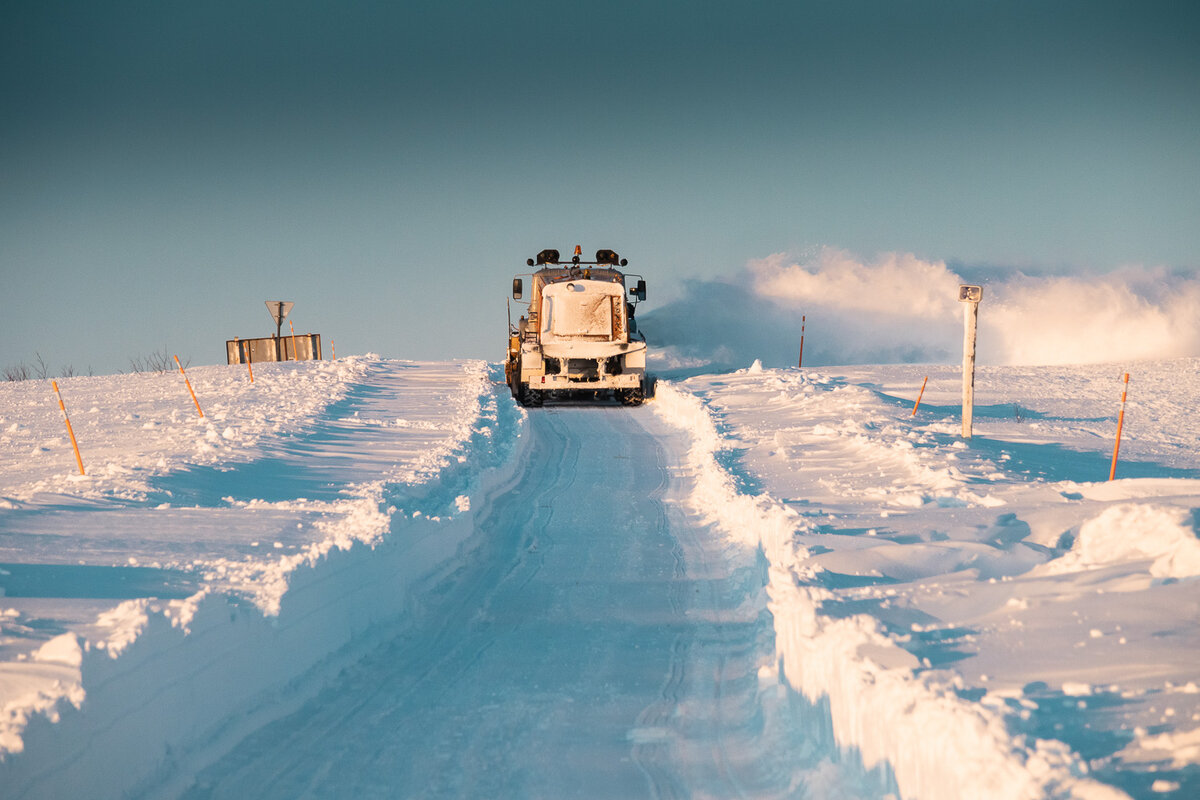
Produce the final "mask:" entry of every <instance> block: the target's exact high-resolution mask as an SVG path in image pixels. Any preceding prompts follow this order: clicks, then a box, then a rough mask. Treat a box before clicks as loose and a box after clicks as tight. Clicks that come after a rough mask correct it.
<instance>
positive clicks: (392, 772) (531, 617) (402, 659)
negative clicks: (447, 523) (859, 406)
mask: <svg viewBox="0 0 1200 800" xmlns="http://www.w3.org/2000/svg"><path fill="white" fill-rule="evenodd" d="M525 435H526V436H530V437H532V440H531V442H530V444H529V446H528V449H527V450H526V452H527V454H528V457H527V459H526V463H525V464H524V465H523V468H522V470H521V471H519V472H518V473H517V477H516V479H514V480H513V482H512V483H511V484H509V485H507V486H503V487H500V489H498V490H497V491H495V492H493V494H492V495H491V496H490V497H488V498H486V499H485V501H484V502H485V503H486V504H487V508H486V509H477V510H479V511H481V512H482V513H481V514H480V518H481V519H482V523H481V528H482V534H483V544H481V545H480V546H479V547H478V548H476V549H475V550H473V551H472V552H470V553H469V554H467V555H464V557H463V558H462V559H461V560H460V561H459V568H458V569H457V570H456V571H455V572H454V573H453V574H450V575H447V576H444V577H443V578H442V579H441V580H440V582H439V583H438V585H437V587H436V589H435V591H433V592H432V593H430V594H429V595H428V596H427V597H425V598H423V599H422V601H421V602H422V604H423V607H422V608H421V609H420V611H419V613H418V614H416V615H414V616H415V618H416V619H415V622H414V623H413V624H412V626H411V627H410V628H408V629H407V630H405V631H404V632H403V634H401V635H399V636H397V637H396V638H395V639H393V640H391V641H389V642H387V643H386V644H384V645H383V646H381V647H380V648H378V649H377V650H376V651H374V652H373V653H372V654H370V655H369V656H368V657H366V658H365V659H363V660H362V661H361V662H359V663H357V664H356V665H354V666H353V667H351V668H349V669H347V670H345V671H344V672H343V673H342V674H341V676H340V678H339V680H338V681H337V682H336V684H335V685H333V686H330V687H328V688H327V689H326V690H325V691H324V692H323V693H322V694H320V695H319V696H318V697H316V698H315V699H314V700H312V701H311V702H309V703H308V704H307V705H306V706H304V707H303V708H301V709H300V710H299V711H298V712H296V713H294V714H292V715H291V716H289V717H286V718H284V719H282V720H279V721H277V722H275V723H273V724H270V725H268V726H267V727H265V728H263V729H261V730H259V731H257V732H256V733H254V734H252V735H251V736H249V737H248V738H247V739H245V740H244V741H243V742H241V743H240V744H239V745H238V746H237V747H236V748H235V749H233V750H232V751H231V752H230V753H229V754H228V755H227V756H226V757H225V758H223V759H222V760H221V761H219V762H218V763H215V764H212V765H211V766H210V767H208V768H206V769H205V770H203V771H202V772H201V773H200V774H199V775H198V776H197V777H196V779H195V782H194V784H193V785H192V786H191V788H190V790H189V791H188V792H187V794H186V796H187V797H189V798H204V797H278V798H294V797H302V796H309V797H481V798H482V797H490V798H495V797H514V798H515V797H545V798H559V797H614V798H617V797H620V798H629V797H646V796H657V797H676V796H692V795H710V796H740V795H743V794H752V795H755V796H770V795H775V796H779V795H786V794H788V793H789V792H790V791H791V790H794V789H796V788H797V781H798V770H802V769H803V768H804V767H805V766H806V762H807V766H808V767H809V768H811V767H812V766H814V764H813V763H812V762H813V760H814V757H815V756H814V753H813V752H812V749H811V746H809V747H802V745H801V744H800V743H799V742H798V740H797V738H796V736H795V735H794V734H789V733H788V732H787V731H786V730H783V729H782V728H784V727H786V724H785V723H784V722H782V721H781V720H782V719H784V718H789V719H794V715H791V714H779V715H777V714H775V713H773V711H772V704H774V705H778V704H779V703H781V702H782V703H789V702H796V701H795V700H794V699H789V698H788V696H787V695H786V694H785V693H782V692H781V690H780V689H779V687H778V685H777V684H775V682H774V681H772V682H771V683H772V684H773V685H770V686H764V688H763V689H761V690H760V686H759V680H758V668H759V666H760V665H761V664H762V663H763V662H764V659H766V660H769V659H770V653H771V652H772V641H771V638H770V637H771V626H770V623H769V619H768V618H767V617H766V611H765V605H766V601H765V595H764V592H763V584H764V571H765V568H764V567H763V565H762V563H761V562H760V561H759V560H758V556H757V555H756V554H755V553H754V552H750V551H746V550H745V549H738V548H735V547H732V546H729V545H727V544H723V543H722V540H721V538H720V536H719V534H717V533H715V532H713V531H711V530H709V529H708V528H706V527H704V526H703V525H702V524H701V523H700V522H699V521H697V520H696V519H694V518H690V517H689V516H688V515H687V513H686V512H685V510H684V508H683V505H682V504H681V503H680V502H677V500H678V499H679V498H681V497H682V496H683V492H684V491H685V490H686V488H687V486H686V485H687V481H688V480H689V479H688V476H687V475H683V474H680V473H679V470H678V469H677V468H676V467H675V466H674V465H676V464H679V463H680V462H681V461H682V458H681V453H682V452H683V446H684V442H683V441H682V439H680V438H677V437H676V435H675V434H674V433H673V432H672V431H671V429H669V428H667V427H666V426H664V425H663V424H662V423H661V422H660V421H659V420H658V419H657V417H655V415H654V414H653V413H652V412H650V411H649V410H648V409H644V408H643V409H637V410H629V409H623V408H614V407H604V406H593V407H566V406H562V407H547V408H545V409H541V410H537V411H535V412H532V413H531V414H530V417H529V419H528V429H527V431H526V433H525ZM810 745H811V743H810ZM800 749H804V750H807V751H808V757H807V758H805V757H802V756H801V754H800V753H798V750H800Z"/></svg>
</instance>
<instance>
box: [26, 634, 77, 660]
mask: <svg viewBox="0 0 1200 800" xmlns="http://www.w3.org/2000/svg"><path fill="white" fill-rule="evenodd" d="M33 660H34V661H53V662H57V663H59V664H66V665H68V666H71V667H78V666H79V665H80V664H82V663H83V648H82V647H80V646H79V637H78V636H76V635H75V634H73V633H64V634H61V635H60V636H55V637H54V638H53V639H51V640H50V641H48V642H46V643H45V644H44V645H42V646H41V647H39V648H38V649H37V651H36V652H35V653H34V654H33Z"/></svg>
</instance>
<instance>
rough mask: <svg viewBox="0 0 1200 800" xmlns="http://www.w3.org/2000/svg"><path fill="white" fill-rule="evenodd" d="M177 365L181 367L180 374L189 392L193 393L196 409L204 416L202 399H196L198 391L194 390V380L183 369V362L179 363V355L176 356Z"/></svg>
mask: <svg viewBox="0 0 1200 800" xmlns="http://www.w3.org/2000/svg"><path fill="white" fill-rule="evenodd" d="M175 365H176V366H177V367H179V374H180V375H182V376H183V382H184V383H186V384H187V387H188V392H190V393H191V395H192V402H193V403H195V404H196V411H197V412H198V413H199V414H200V416H202V417H203V416H204V412H203V411H201V410H200V401H199V400H197V399H196V393H195V392H194V391H193V390H192V382H191V381H189V380H188V376H187V373H186V372H184V371H183V364H180V363H179V356H175Z"/></svg>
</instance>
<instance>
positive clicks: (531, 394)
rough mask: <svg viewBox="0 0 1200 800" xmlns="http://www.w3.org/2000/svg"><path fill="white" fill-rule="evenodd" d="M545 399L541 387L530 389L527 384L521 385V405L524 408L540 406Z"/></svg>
mask: <svg viewBox="0 0 1200 800" xmlns="http://www.w3.org/2000/svg"><path fill="white" fill-rule="evenodd" d="M545 400H546V393H545V392H543V391H542V390H541V389H530V388H529V387H528V386H522V387H521V405H523V406H525V407H526V408H541V406H542V403H544V402H545Z"/></svg>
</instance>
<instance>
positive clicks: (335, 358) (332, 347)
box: [329, 339, 337, 361]
mask: <svg viewBox="0 0 1200 800" xmlns="http://www.w3.org/2000/svg"><path fill="white" fill-rule="evenodd" d="M329 349H330V350H332V351H333V360H334V361H337V344H336V343H335V342H334V341H333V339H330V340H329Z"/></svg>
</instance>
